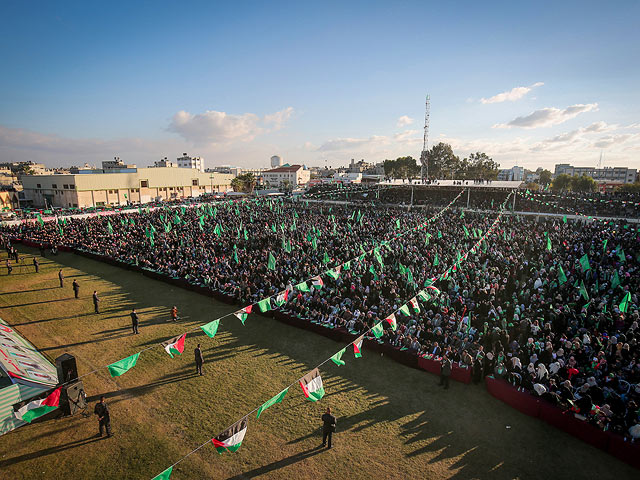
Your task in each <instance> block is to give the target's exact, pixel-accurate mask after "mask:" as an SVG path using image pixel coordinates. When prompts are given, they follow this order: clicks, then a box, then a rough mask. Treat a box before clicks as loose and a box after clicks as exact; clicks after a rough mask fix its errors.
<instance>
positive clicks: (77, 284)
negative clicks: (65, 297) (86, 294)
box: [72, 280, 80, 298]
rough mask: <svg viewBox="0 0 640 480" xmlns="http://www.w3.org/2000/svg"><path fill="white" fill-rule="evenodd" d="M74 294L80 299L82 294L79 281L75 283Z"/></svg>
mask: <svg viewBox="0 0 640 480" xmlns="http://www.w3.org/2000/svg"><path fill="white" fill-rule="evenodd" d="M72 285H73V294H74V295H75V297H76V298H78V295H79V294H80V284H79V283H78V281H77V280H74V281H73V284H72Z"/></svg>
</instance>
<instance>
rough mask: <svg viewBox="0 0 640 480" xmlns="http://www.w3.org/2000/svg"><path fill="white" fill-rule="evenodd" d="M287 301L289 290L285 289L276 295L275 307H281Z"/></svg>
mask: <svg viewBox="0 0 640 480" xmlns="http://www.w3.org/2000/svg"><path fill="white" fill-rule="evenodd" d="M287 300H289V289H288V288H287V289H285V290H283V291H282V292H280V293H279V294H278V295H276V300H275V302H276V305H277V306H279V307H281V306H282V305H284V304H285V302H287Z"/></svg>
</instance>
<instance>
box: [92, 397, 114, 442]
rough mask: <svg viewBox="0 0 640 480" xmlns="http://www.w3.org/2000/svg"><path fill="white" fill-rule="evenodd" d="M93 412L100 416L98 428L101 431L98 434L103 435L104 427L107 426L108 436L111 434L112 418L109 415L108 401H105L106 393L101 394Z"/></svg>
mask: <svg viewBox="0 0 640 480" xmlns="http://www.w3.org/2000/svg"><path fill="white" fill-rule="evenodd" d="M93 413H95V414H96V415H97V416H98V428H99V429H100V433H98V436H99V437H101V436H102V429H103V428H106V430H107V437H110V436H111V418H110V417H109V407H107V404H106V402H105V401H104V395H101V396H100V401H99V402H98V403H96V407H95V408H94V409H93Z"/></svg>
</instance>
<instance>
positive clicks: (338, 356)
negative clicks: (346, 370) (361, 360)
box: [331, 347, 347, 367]
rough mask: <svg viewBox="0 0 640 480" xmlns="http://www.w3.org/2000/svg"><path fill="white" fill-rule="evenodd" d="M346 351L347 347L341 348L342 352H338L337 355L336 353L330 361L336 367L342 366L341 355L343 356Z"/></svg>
mask: <svg viewBox="0 0 640 480" xmlns="http://www.w3.org/2000/svg"><path fill="white" fill-rule="evenodd" d="M346 351H347V347H345V348H343V349H342V350H340V351H339V352H338V353H336V354H335V355H334V356H332V357H331V361H332V362H333V363H335V364H336V365H338V366H339V367H340V366H341V365H344V360H342V355H344V352H346Z"/></svg>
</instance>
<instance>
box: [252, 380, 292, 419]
mask: <svg viewBox="0 0 640 480" xmlns="http://www.w3.org/2000/svg"><path fill="white" fill-rule="evenodd" d="M288 391H289V388H288V387H287V388H285V389H284V390H282V391H281V392H280V393H279V394H277V395H276V396H275V397H272V398H271V399H270V400H267V401H266V402H264V403H263V404H262V406H261V407H260V408H259V409H258V415H256V418H260V415H262V412H264V411H265V410H266V409H267V408H269V407H271V406H273V405H275V404H276V403H280V402H282V400H284V397H285V395H286V394H287V392H288Z"/></svg>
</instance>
